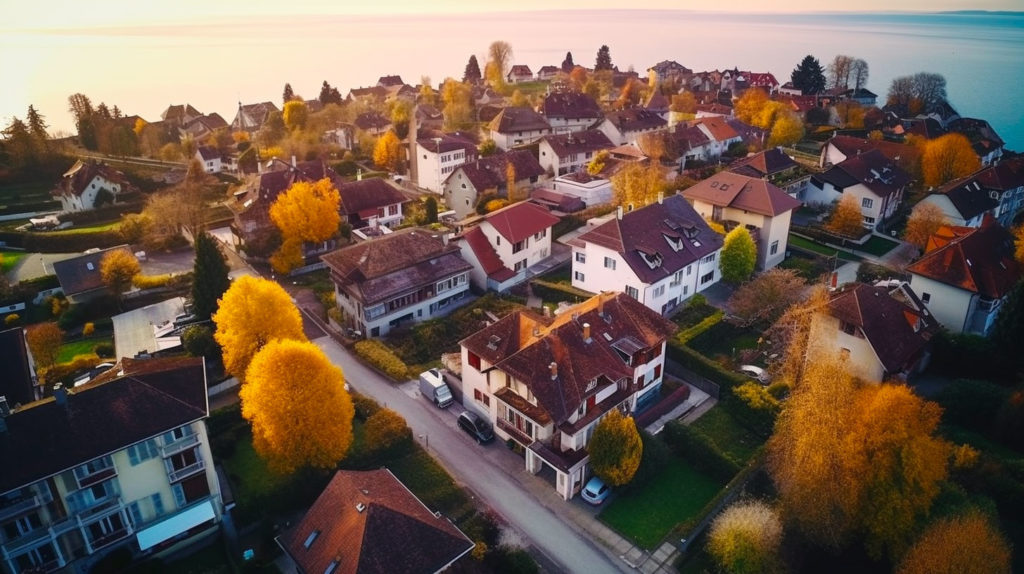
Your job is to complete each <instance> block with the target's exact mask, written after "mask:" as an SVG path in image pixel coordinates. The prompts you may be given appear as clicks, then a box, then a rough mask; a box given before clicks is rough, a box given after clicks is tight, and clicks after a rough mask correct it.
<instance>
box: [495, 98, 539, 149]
mask: <svg viewBox="0 0 1024 574" xmlns="http://www.w3.org/2000/svg"><path fill="white" fill-rule="evenodd" d="M488 129H489V131H490V135H491V139H492V140H494V143H495V144H496V145H497V146H498V147H499V148H500V149H503V150H507V149H512V148H514V147H516V146H521V145H526V144H531V143H533V142H535V141H537V140H539V139H540V138H542V137H544V136H546V135H548V134H550V133H551V125H549V124H548V121H547V120H546V119H544V116H542V115H540V114H538V113H537V112H535V111H534V110H533V109H532V108H528V107H525V106H522V107H519V106H509V107H507V108H503V109H502V110H501V112H499V113H498V115H497V116H495V117H494V119H493V120H491V123H490V125H489V126H488Z"/></svg>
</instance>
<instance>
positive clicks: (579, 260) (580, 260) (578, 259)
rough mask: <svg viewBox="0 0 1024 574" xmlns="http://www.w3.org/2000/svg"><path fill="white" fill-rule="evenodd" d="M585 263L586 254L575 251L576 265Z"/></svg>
mask: <svg viewBox="0 0 1024 574" xmlns="http://www.w3.org/2000/svg"><path fill="white" fill-rule="evenodd" d="M586 262H587V254H586V253H583V252H582V251H577V252H576V263H586Z"/></svg>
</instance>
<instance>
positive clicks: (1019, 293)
mask: <svg viewBox="0 0 1024 574" xmlns="http://www.w3.org/2000/svg"><path fill="white" fill-rule="evenodd" d="M1022 340H1024V280H1021V281H1018V282H1017V285H1016V286H1015V287H1014V288H1013V290H1012V291H1010V294H1009V296H1007V298H1006V302H1005V303H1003V308H1002V309H1000V310H999V315H998V316H997V317H996V324H995V327H994V328H993V330H992V341H993V342H994V343H995V344H996V348H997V349H999V350H1000V351H1001V353H1000V354H1001V355H1003V356H1004V357H1006V358H1007V359H1008V360H1009V361H1011V362H1012V363H1014V366H1015V367H1018V368H1019V367H1022V366H1024V355H1022V354H1021V353H1020V352H1019V348H1020V347H1019V345H1020V342H1021V341H1022Z"/></svg>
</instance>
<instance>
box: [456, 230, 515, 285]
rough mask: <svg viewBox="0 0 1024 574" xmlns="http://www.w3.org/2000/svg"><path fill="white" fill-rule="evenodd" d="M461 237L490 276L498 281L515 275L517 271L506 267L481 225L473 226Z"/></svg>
mask: <svg viewBox="0 0 1024 574" xmlns="http://www.w3.org/2000/svg"><path fill="white" fill-rule="evenodd" d="M460 239H463V240H465V242H466V245H468V246H469V248H470V249H471V250H472V251H473V255H475V256H476V260H477V261H479V262H480V267H481V269H483V271H484V273H485V274H486V275H487V276H488V277H490V278H492V279H494V280H495V281H498V282H502V281H507V280H508V279H511V278H513V277H515V275H516V274H515V271H512V270H511V269H509V268H508V267H505V264H504V263H502V262H501V257H499V256H498V252H497V251H495V249H494V246H493V245H491V242H490V241H488V240H487V236H486V235H484V232H483V231H482V230H481V229H480V227H479V226H474V227H471V228H470V229H469V231H467V232H465V233H464V234H462V237H461V238H460Z"/></svg>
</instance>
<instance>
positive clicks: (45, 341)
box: [25, 323, 64, 369]
mask: <svg viewBox="0 0 1024 574" xmlns="http://www.w3.org/2000/svg"><path fill="white" fill-rule="evenodd" d="M25 340H26V342H28V348H29V350H30V351H32V358H33V359H34V360H35V362H36V365H37V366H38V367H39V368H41V369H45V368H47V367H52V366H53V365H55V364H57V356H58V355H60V346H61V345H63V344H64V331H61V330H60V327H58V326H57V323H39V324H38V325H34V326H32V327H29V328H28V329H27V330H26V331H25Z"/></svg>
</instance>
